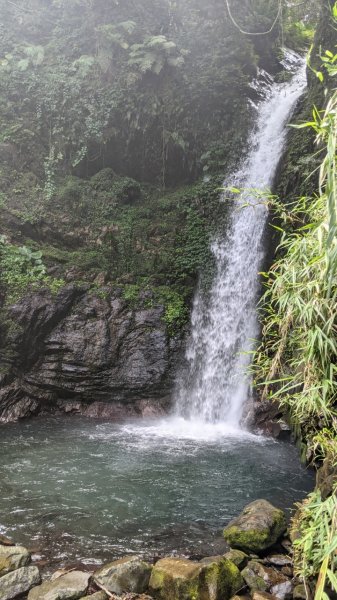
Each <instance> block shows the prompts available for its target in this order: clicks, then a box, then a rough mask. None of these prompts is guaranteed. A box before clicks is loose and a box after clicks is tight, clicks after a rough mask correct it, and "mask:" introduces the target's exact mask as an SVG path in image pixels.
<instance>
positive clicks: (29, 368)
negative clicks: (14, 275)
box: [0, 285, 182, 422]
mask: <svg viewBox="0 0 337 600" xmlns="http://www.w3.org/2000/svg"><path fill="white" fill-rule="evenodd" d="M163 315H164V308H163V307H162V306H157V307H154V308H144V307H139V308H133V307H130V305H129V304H128V302H127V301H126V300H124V299H123V298H121V297H120V294H118V293H117V292H116V293H112V292H111V293H107V292H106V291H105V293H104V294H103V295H102V297H100V294H98V293H97V292H95V291H92V290H89V289H88V286H86V285H83V286H76V285H67V286H66V287H64V288H63V289H62V290H61V291H60V292H59V294H58V295H57V296H56V297H53V296H52V295H51V293H50V292H49V291H47V290H41V291H40V292H38V293H36V294H33V295H31V296H29V297H25V298H24V299H22V300H21V301H20V302H18V303H17V304H16V305H14V306H13V307H12V308H11V309H10V311H9V314H8V318H9V320H11V321H12V323H13V327H11V328H10V329H9V332H8V333H7V337H6V338H5V339H4V340H2V347H0V358H1V357H2V358H3V362H4V363H6V364H7V373H6V375H5V376H2V381H1V389H0V421H3V422H7V421H15V420H17V419H19V418H23V417H28V416H30V415H32V414H37V413H38V412H63V411H64V412H68V413H79V414H83V415H85V416H88V417H100V418H101V417H102V418H109V419H120V418H121V417H123V416H125V417H130V416H137V415H139V416H158V415H160V414H163V412H164V411H165V410H166V409H167V404H168V402H169V394H170V392H171V389H172V387H173V382H174V373H175V368H176V364H177V360H178V356H179V353H180V351H181V347H182V343H181V340H179V339H172V338H169V336H168V334H167V329H166V325H165V323H164V321H163ZM93 400H94V402H93Z"/></svg>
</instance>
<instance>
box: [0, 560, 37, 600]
mask: <svg viewBox="0 0 337 600" xmlns="http://www.w3.org/2000/svg"><path fill="white" fill-rule="evenodd" d="M40 581H41V578H40V572H39V569H38V568H37V567H21V568H20V569H17V570H16V571H11V572H10V573H7V575H4V576H3V577H1V578H0V600H12V598H16V597H17V596H20V595H21V594H25V593H26V592H28V591H29V590H30V589H31V588H32V587H33V586H34V585H38V584H39V583H40Z"/></svg>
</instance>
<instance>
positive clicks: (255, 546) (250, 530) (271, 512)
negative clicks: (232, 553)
mask: <svg viewBox="0 0 337 600" xmlns="http://www.w3.org/2000/svg"><path fill="white" fill-rule="evenodd" d="M286 529H287V523H286V517H285V514H284V512H283V511H282V510H280V509H279V508H275V506H273V505H272V504H270V502H267V500H256V501H255V502H252V503H251V504H248V506H246V508H245V509H244V510H243V512H242V513H241V515H239V516H238V517H237V518H236V519H234V520H233V521H231V522H230V523H229V525H228V526H227V527H226V528H225V529H224V537H225V540H226V541H227V542H228V543H229V545H230V546H231V547H232V548H238V549H239V550H243V551H244V552H256V553H259V552H262V551H264V550H266V549H267V548H270V547H271V546H273V545H274V544H275V543H276V542H277V541H278V540H279V539H280V537H281V536H282V535H283V533H284V532H285V531H286Z"/></svg>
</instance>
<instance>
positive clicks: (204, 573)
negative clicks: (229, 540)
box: [150, 557, 244, 600]
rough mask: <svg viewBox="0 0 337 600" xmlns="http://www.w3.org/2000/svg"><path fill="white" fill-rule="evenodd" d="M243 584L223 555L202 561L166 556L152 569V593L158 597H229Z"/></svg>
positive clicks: (226, 599) (160, 599)
mask: <svg viewBox="0 0 337 600" xmlns="http://www.w3.org/2000/svg"><path fill="white" fill-rule="evenodd" d="M243 585H244V582H243V579H242V577H241V575H240V571H239V569H238V568H237V567H236V565H234V563H232V562H231V561H229V560H227V559H225V558H223V557H214V559H213V560H212V561H211V562H207V561H203V562H201V563H197V562H192V561H190V560H186V559H183V558H164V559H162V560H159V561H158V562H157V564H156V565H155V566H154V568H153V571H152V575H151V579H150V594H151V595H152V596H154V597H155V598H158V600H229V598H231V597H232V596H233V594H235V592H237V591H238V590H239V589H241V588H242V586H243Z"/></svg>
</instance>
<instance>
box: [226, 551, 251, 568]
mask: <svg viewBox="0 0 337 600" xmlns="http://www.w3.org/2000/svg"><path fill="white" fill-rule="evenodd" d="M224 558H227V560H230V561H231V562H232V563H234V564H235V565H236V566H237V567H238V569H240V570H241V569H243V568H244V567H245V566H246V564H247V562H248V560H249V558H248V556H247V554H246V553H245V552H242V550H235V549H234V548H233V549H232V550H230V551H229V552H226V554H224Z"/></svg>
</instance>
